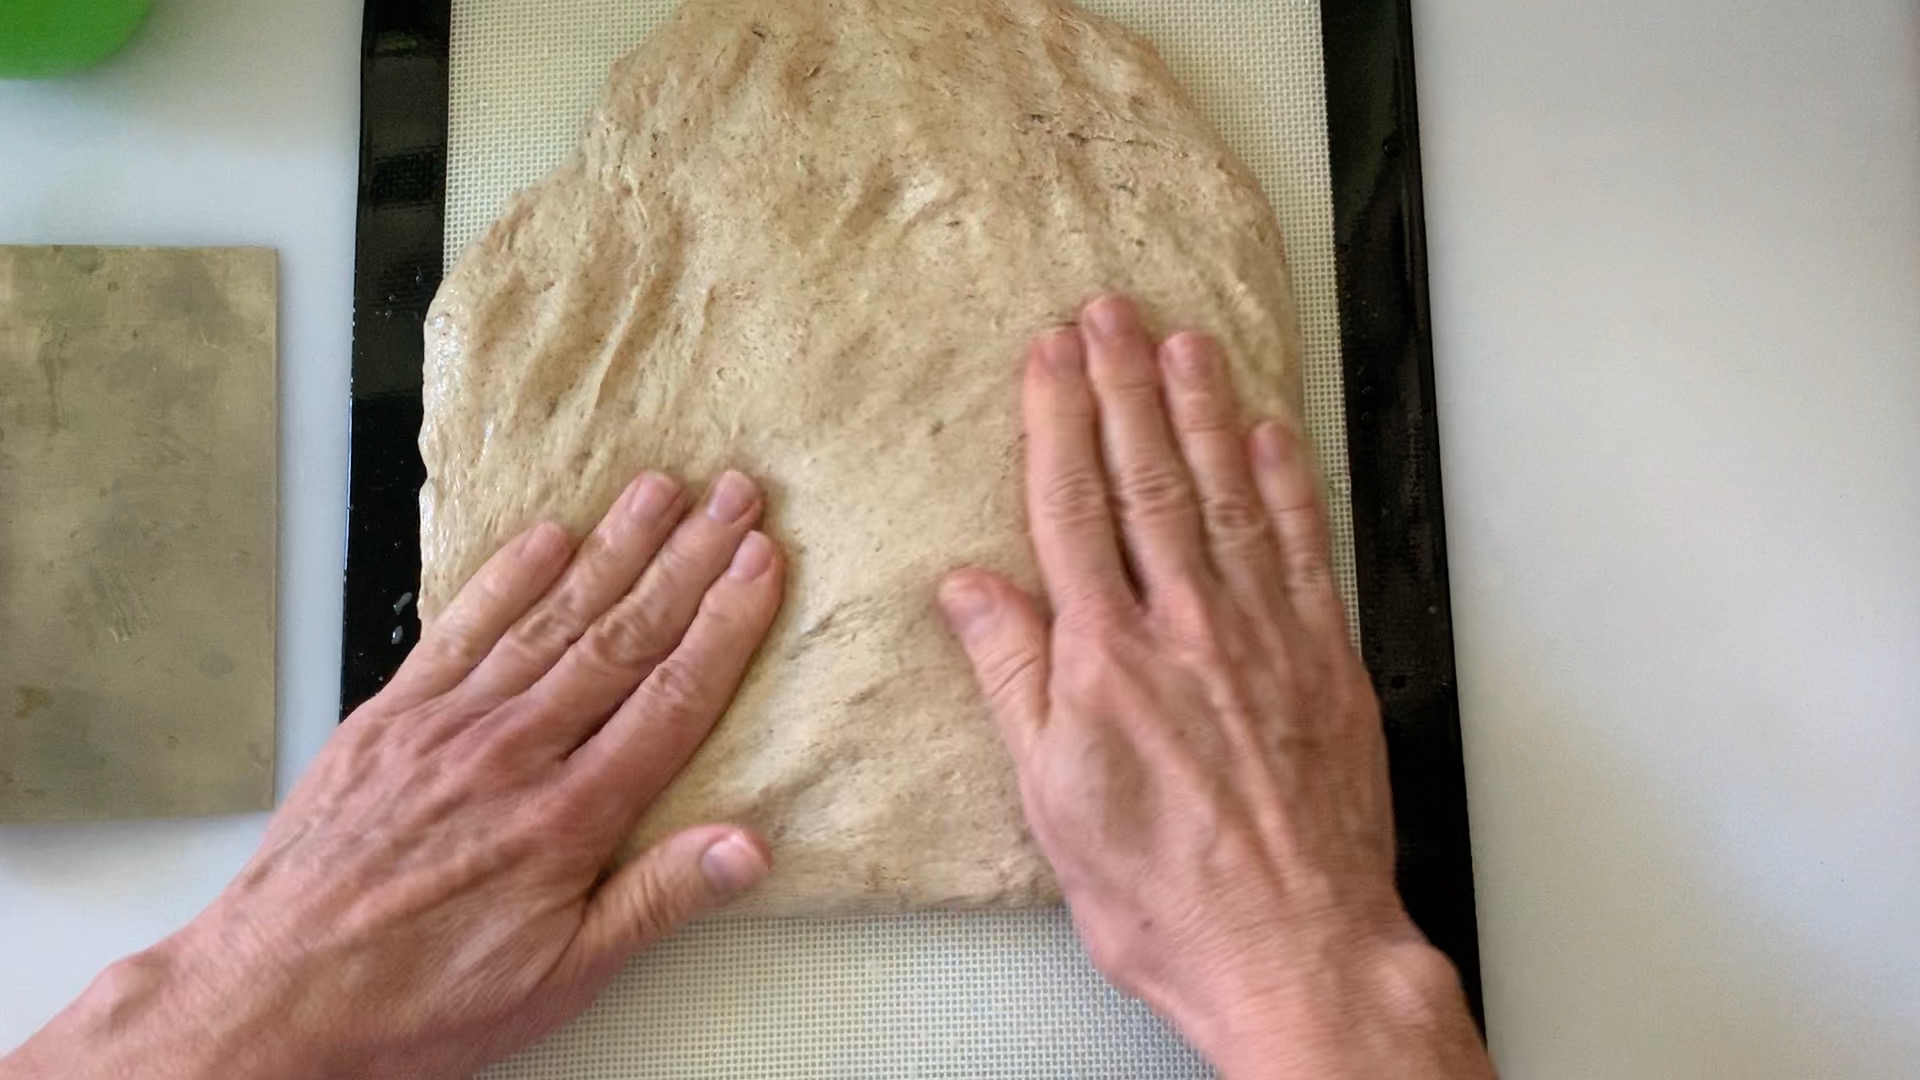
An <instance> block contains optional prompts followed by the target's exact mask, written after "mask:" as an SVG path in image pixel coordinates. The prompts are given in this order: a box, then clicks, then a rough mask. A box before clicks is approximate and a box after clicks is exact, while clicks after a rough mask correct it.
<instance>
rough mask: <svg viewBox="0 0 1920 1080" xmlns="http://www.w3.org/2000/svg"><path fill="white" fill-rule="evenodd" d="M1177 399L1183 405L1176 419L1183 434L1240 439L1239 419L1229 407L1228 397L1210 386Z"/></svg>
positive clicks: (1196, 388) (1186, 392) (1196, 389)
mask: <svg viewBox="0 0 1920 1080" xmlns="http://www.w3.org/2000/svg"><path fill="white" fill-rule="evenodd" d="M1175 400H1176V401H1178V402H1179V404H1180V406H1181V408H1180V410H1179V418H1178V419H1177V420H1176V423H1178V424H1179V426H1180V430H1181V431H1183V432H1185V433H1186V434H1188V435H1193V436H1198V437H1199V438H1202V439H1211V438H1215V437H1218V436H1229V437H1231V438H1233V439H1235V440H1236V441H1237V440H1238V439H1239V437H1240V424H1239V419H1238V418H1237V417H1236V416H1235V415H1234V412H1233V410H1232V409H1231V408H1229V407H1228V406H1227V401H1226V398H1225V397H1224V396H1222V395H1221V394H1220V393H1219V392H1218V391H1217V390H1215V388H1214V387H1212V386H1211V385H1209V386H1204V387H1195V388H1193V389H1190V390H1187V391H1184V392H1182V393H1181V394H1180V395H1179V396H1178V397H1177V398H1176V399H1175Z"/></svg>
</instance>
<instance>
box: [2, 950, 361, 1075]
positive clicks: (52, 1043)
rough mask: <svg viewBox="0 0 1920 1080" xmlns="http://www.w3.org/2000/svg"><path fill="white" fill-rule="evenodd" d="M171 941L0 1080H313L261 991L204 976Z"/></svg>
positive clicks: (52, 1025) (315, 1069) (51, 1032)
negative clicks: (292, 1079) (299, 1079)
mask: <svg viewBox="0 0 1920 1080" xmlns="http://www.w3.org/2000/svg"><path fill="white" fill-rule="evenodd" d="M199 959H200V958H198V957H196V956H195V955H194V954H193V953H192V951H191V950H188V949H186V948H184V947H182V946H181V945H180V943H179V941H178V939H170V940H169V941H166V942H163V943H161V944H160V945H158V946H156V947H154V948H152V949H149V950H147V951H146V952H143V953H140V954H138V955H135V956H132V957H129V958H127V959H125V960H122V961H120V962H118V963H116V964H114V965H113V966H112V967H110V968H108V969H107V970H106V971H104V972H102V973H101V974H100V975H99V977H97V978H96V979H94V981H93V983H92V984H91V985H89V986H88V987H87V989H86V991H85V992H84V993H82V994H81V995H80V997H79V998H78V999H76V1000H75V1001H74V1002H73V1003H72V1004H71V1005H69V1006H68V1007H67V1008H66V1009H65V1010H63V1011H62V1012H61V1013H60V1014H59V1015H58V1016H55V1017H54V1018H53V1020H52V1021H51V1022H49V1023H48V1024H47V1026H46V1027H45V1028H43V1029H41V1031H40V1032H39V1033H38V1034H36V1035H34V1037H33V1038H31V1039H29V1040H27V1042H26V1043H25V1044H24V1045H22V1046H21V1047H20V1048H19V1049H18V1050H16V1051H14V1052H13V1053H12V1054H11V1055H9V1056H7V1057H6V1058H4V1059H0V1080H54V1078H59V1080H95V1078H98V1080H107V1078H121V1077H135V1076H138V1077H141V1078H143V1080H147V1078H152V1080H204V1078H214V1077H217V1078H218V1080H253V1078H255V1077H259V1078H262V1080H265V1078H268V1077H272V1078H274V1080H285V1078H289V1077H299V1076H320V1075H323V1074H324V1073H325V1071H326V1066H325V1063H324V1062H322V1061H319V1060H315V1059H314V1058H313V1057H311V1056H309V1057H306V1058H304V1059H303V1057H302V1054H301V1053H300V1051H299V1050H298V1048H296V1047H295V1046H293V1045H292V1043H293V1040H292V1038H291V1037H290V1036H289V1034H288V1031H289V1029H290V1028H291V1027H292V1025H291V1023H289V1022H287V1021H290V1019H291V1018H284V1017H283V1018H281V1022H276V1021H275V1019H274V1017H273V1013H274V1012H275V1011H276V1007H275V1006H274V1005H272V1004H271V1003H270V1002H269V1001H267V1000H265V998H266V997H268V995H267V994H266V992H265V988H251V989H250V988H247V987H243V986H240V985H237V984H234V983H233V982H231V980H227V979H225V978H220V977H215V976H214V975H213V973H211V972H209V971H207V970H206V969H205V968H204V967H203V966H202V965H201V964H200V963H198V960H199Z"/></svg>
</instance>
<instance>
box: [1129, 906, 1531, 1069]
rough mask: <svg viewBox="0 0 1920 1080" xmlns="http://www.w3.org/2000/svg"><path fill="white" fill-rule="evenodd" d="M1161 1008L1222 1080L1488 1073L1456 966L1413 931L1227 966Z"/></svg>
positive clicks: (1482, 1047) (1482, 1049) (1481, 1045)
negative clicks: (1279, 959) (1200, 986)
mask: <svg viewBox="0 0 1920 1080" xmlns="http://www.w3.org/2000/svg"><path fill="white" fill-rule="evenodd" d="M1295 944H1297V943H1295ZM1290 951H1291V948H1290ZM1166 1011H1167V1012H1168V1013H1169V1018H1170V1019H1172V1020H1173V1021H1174V1023H1175V1025H1176V1026H1177V1027H1179V1029H1180V1030H1181V1031H1182V1032H1183V1033H1184V1034H1185V1035H1186V1036H1187V1038H1188V1040H1189V1041H1191V1042H1192V1043H1193V1045H1194V1046H1195V1048H1196V1049H1198V1050H1199V1051H1200V1052H1201V1053H1202V1054H1203V1055H1205V1056H1206V1057H1207V1058H1208V1060H1210V1061H1212V1062H1213V1063H1214V1065H1215V1066H1216V1067H1217V1068H1218V1069H1219V1070H1220V1072H1221V1075H1222V1076H1223V1077H1226V1078H1227V1080H1239V1078H1255V1077H1258V1078H1261V1080H1274V1078H1288V1080H1291V1078H1294V1077H1299V1078H1302V1080H1305V1078H1309V1077H1311V1078H1313V1080H1345V1078H1348V1077H1353V1078H1356V1080H1358V1078H1371V1077H1375V1076H1389V1075H1391V1076H1399V1077H1407V1078H1419V1080H1426V1078H1435V1080H1438V1078H1446V1080H1454V1078H1463V1077H1465V1078H1476V1080H1477V1078H1483V1077H1491V1076H1492V1075H1493V1073H1492V1070H1491V1068H1490V1066H1489V1065H1488V1064H1487V1060H1486V1051H1485V1048H1484V1046H1483V1044H1482V1043H1481V1041H1480V1035H1479V1031H1478V1029H1477V1028H1476V1027H1475V1026H1474V1024H1473V1019H1472V1016H1471V1014H1470V1013H1469V1012H1468V1010H1467V1005H1466V996H1465V994H1464V993H1463V992H1462V991H1461V988H1460V981H1459V976H1458V974H1457V973H1456V972H1455V970H1454V968H1453V965H1452V963H1451V962H1450V961H1448V960H1447V958H1446V956H1445V955H1444V954H1442V953H1441V952H1440V951H1439V950H1437V949H1435V948H1433V947H1432V946H1431V945H1428V944H1427V943H1426V941H1425V940H1424V939H1422V938H1421V937H1420V936H1419V934H1418V933H1417V932H1413V931H1411V930H1410V929H1409V931H1408V932H1407V933H1406V934H1404V935H1402V934H1395V935H1387V936H1384V937H1382V938H1381V939H1379V940H1375V941H1370V942H1366V943H1356V942H1353V941H1352V940H1351V939H1348V940H1347V941H1346V942H1345V943H1344V944H1339V945H1333V946H1330V947H1329V948H1327V949H1322V950H1313V951H1312V954H1311V955H1309V956H1307V957H1300V956H1298V955H1297V954H1296V955H1295V956H1293V957H1290V958H1289V959H1288V960H1287V961H1286V962H1284V963H1282V962H1275V963H1270V964H1265V965H1261V964H1258V963H1254V964H1246V963H1238V964H1234V965H1231V966H1223V967H1222V968H1221V969H1220V970H1219V972H1218V973H1217V975H1216V976H1215V977H1214V978H1212V979H1210V980H1209V981H1208V982H1207V984H1206V986H1205V988H1204V990H1202V991H1201V992H1199V993H1196V994H1193V995H1191V996H1190V997H1189V998H1188V999H1187V1001H1186V1002H1185V1003H1183V1004H1182V1005H1181V1006H1179V1007H1175V1008H1172V1009H1169V1010H1166Z"/></svg>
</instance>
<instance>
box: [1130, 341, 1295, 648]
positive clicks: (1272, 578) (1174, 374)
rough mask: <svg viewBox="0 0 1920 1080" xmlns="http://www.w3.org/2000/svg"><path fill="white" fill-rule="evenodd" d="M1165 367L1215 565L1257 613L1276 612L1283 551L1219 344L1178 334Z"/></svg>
mask: <svg viewBox="0 0 1920 1080" xmlns="http://www.w3.org/2000/svg"><path fill="white" fill-rule="evenodd" d="M1160 365H1161V367H1162V369H1163V370H1164V371H1165V373H1166V382H1167V403H1168V407H1169V410H1170V411H1171V412H1172V414H1173V429H1174V432H1175V436H1176V437H1177V438H1178V439H1179V442H1180V450H1181V452H1182V453H1183V454H1185V455H1186V459H1187V467H1188V471H1189V472H1191V473H1192V474H1193V484H1194V487H1195V489H1197V490H1198V492H1199V495H1200V516H1201V519H1202V520H1203V521H1204V522H1205V523H1206V534H1207V549H1208V551H1209V553H1210V554H1211V555H1212V557H1213V565H1214V566H1215V568H1217V569H1218V570H1219V572H1220V577H1221V579H1222V580H1223V581H1225V582H1226V583H1227V587H1228V588H1229V589H1230V590H1231V591H1232V592H1233V593H1234V594H1235V595H1236V596H1238V597H1239V598H1240V599H1241V600H1242V601H1243V602H1245V603H1246V604H1248V605H1252V610H1255V611H1262V610H1271V607H1270V606H1269V605H1271V604H1272V603H1273V601H1274V600H1275V599H1277V598H1278V597H1279V596H1280V588H1281V584H1280V566H1279V563H1280V549H1279V547H1278V545H1276V544H1275V543H1274V537H1273V531H1272V529H1271V528H1270V527H1269V526H1268V524H1267V515H1266V509H1265V507H1264V506H1263V505H1262V503H1261V501H1260V493H1259V492H1258V491H1257V490H1256V489H1255V488H1254V485H1253V472H1252V470H1251V469H1250V468H1248V464H1247V446H1246V440H1245V438H1244V437H1243V435H1242V432H1243V431H1244V430H1245V429H1244V428H1243V427H1242V426H1241V423H1240V410H1239V406H1238V404H1237V403H1236V402H1235V400H1234V397H1233V387H1232V385H1231V384H1230V383H1229V382H1228V379H1227V373H1226V370H1225V367H1224V365H1222V363H1221V360H1220V346H1219V344H1218V343H1216V342H1215V341H1214V340H1213V339H1212V338H1209V337H1207V336H1206V335H1205V334H1195V333H1179V334H1175V335H1174V336H1172V337H1170V338H1168V339H1167V340H1166V342H1165V343H1164V344H1162V345H1161V346H1160Z"/></svg>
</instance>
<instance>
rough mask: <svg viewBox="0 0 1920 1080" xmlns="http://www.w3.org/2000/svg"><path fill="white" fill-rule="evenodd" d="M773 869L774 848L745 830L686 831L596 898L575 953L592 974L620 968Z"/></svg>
mask: <svg viewBox="0 0 1920 1080" xmlns="http://www.w3.org/2000/svg"><path fill="white" fill-rule="evenodd" d="M772 868H773V860H772V857H771V856H770V855H769V854H768V850H767V843H766V841H764V840H762V839H760V838H759V837H758V836H755V835H754V834H753V833H751V832H748V831H747V830H745V829H741V828H737V827H735V826H732V825H697V826H694V827H693V828H691V829H684V830H682V831H680V832H677V833H674V834H673V835H672V836H669V837H667V838H666V839H665V840H662V841H660V842H659V843H657V844H655V845H654V846H653V847H650V848H648V849H647V850H646V851H644V852H642V853H641V854H640V855H639V856H638V857H637V858H635V859H634V860H633V861H632V862H629V863H628V864H626V865H625V866H623V867H621V868H620V869H619V870H617V871H615V872H614V874H613V876H612V877H610V878H608V879H607V880H606V881H605V882H604V883H602V884H601V886H600V887H599V888H598V889H597V890H595V891H594V894H593V896H592V897H591V898H590V899H589V900H588V901H587V910H586V912H585V914H584V915H583V917H582V919H581V923H580V932H579V934H578V935H576V936H575V938H574V945H573V947H574V948H575V949H577V950H579V957H578V958H579V960H580V961H581V962H582V963H584V964H585V965H586V966H588V967H590V968H600V969H604V968H606V967H609V966H615V965H617V963H618V961H620V960H624V959H625V958H626V957H628V956H630V955H632V954H633V953H635V952H638V951H639V950H641V949H644V948H646V947H647V946H648V945H651V944H653V943H654V942H656V941H659V940H660V939H661V938H664V937H666V936H667V935H668V934H671V933H672V932H673V931H675V930H677V929H679V928H680V927H681V926H683V925H685V924H686V923H687V922H689V921H691V920H692V919H693V918H694V917H695V916H698V915H701V914H703V913H705V912H708V911H712V910H714V909H715V908H718V907H720V906H721V905H722V904H725V903H726V902H727V901H729V900H731V899H733V898H734V897H736V896H738V895H739V894H741V893H743V892H745V891H747V890H748V889H751V888H752V887H754V886H755V885H758V884H759V883H760V882H761V881H763V880H765V879H766V877H767V875H768V874H769V873H770V872H771V871H772Z"/></svg>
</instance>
